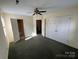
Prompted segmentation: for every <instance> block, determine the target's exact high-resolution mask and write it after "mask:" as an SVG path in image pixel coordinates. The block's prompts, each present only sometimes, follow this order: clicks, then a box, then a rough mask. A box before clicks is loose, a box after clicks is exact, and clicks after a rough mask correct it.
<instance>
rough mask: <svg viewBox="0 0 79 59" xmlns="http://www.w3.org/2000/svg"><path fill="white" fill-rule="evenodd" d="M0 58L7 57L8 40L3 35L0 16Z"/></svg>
mask: <svg viewBox="0 0 79 59" xmlns="http://www.w3.org/2000/svg"><path fill="white" fill-rule="evenodd" d="M0 59H8V42H7V40H6V37H5V35H4V31H3V25H2V22H1V17H0Z"/></svg>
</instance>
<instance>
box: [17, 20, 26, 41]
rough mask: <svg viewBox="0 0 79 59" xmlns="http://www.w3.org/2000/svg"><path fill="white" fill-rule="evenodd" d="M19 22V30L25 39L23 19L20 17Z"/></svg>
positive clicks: (21, 36) (21, 37)
mask: <svg viewBox="0 0 79 59" xmlns="http://www.w3.org/2000/svg"><path fill="white" fill-rule="evenodd" d="M17 23H18V30H19V36H20V40H22V39H25V34H24V26H23V20H22V19H18V20H17Z"/></svg>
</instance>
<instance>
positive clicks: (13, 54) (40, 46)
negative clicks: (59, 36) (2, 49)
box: [8, 35, 78, 59]
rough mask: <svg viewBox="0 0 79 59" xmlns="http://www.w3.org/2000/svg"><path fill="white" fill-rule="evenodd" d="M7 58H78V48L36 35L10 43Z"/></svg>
mask: <svg viewBox="0 0 79 59" xmlns="http://www.w3.org/2000/svg"><path fill="white" fill-rule="evenodd" d="M8 59H78V49H75V48H72V47H70V46H67V45H65V44H62V43H60V42H57V41H55V40H53V39H49V38H46V37H43V36H41V35H38V36H36V37H33V38H30V39H29V40H21V41H18V42H16V43H13V44H10V48H9V55H8Z"/></svg>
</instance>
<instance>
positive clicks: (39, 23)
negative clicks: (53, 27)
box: [36, 20, 42, 34]
mask: <svg viewBox="0 0 79 59" xmlns="http://www.w3.org/2000/svg"><path fill="white" fill-rule="evenodd" d="M36 31H37V34H42V21H41V20H36Z"/></svg>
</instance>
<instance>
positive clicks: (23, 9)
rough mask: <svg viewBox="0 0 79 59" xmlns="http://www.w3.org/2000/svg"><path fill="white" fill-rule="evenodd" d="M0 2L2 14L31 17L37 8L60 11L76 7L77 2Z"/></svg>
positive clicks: (70, 0)
mask: <svg viewBox="0 0 79 59" xmlns="http://www.w3.org/2000/svg"><path fill="white" fill-rule="evenodd" d="M19 1H20V3H19V4H18V5H16V0H0V8H1V10H3V11H4V12H8V13H14V14H22V15H32V13H33V10H34V9H35V8H36V7H37V8H39V9H40V10H47V11H50V10H60V9H63V8H67V7H77V5H78V0H19Z"/></svg>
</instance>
